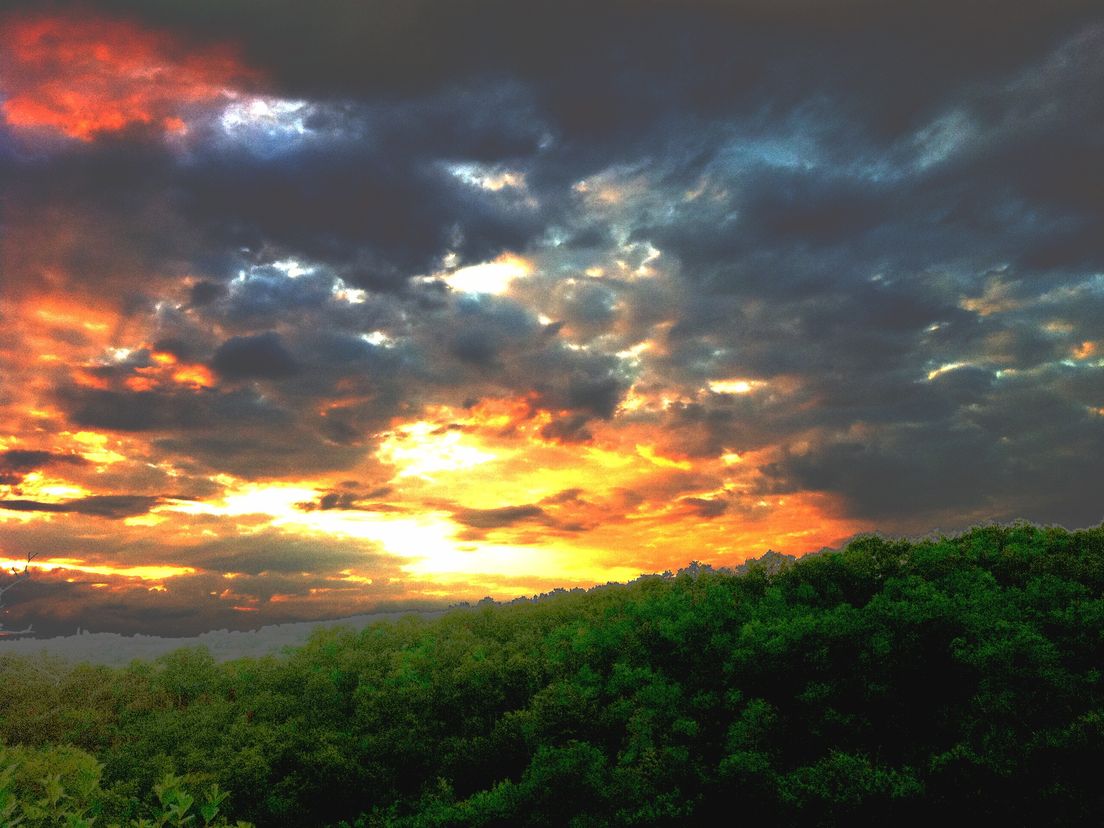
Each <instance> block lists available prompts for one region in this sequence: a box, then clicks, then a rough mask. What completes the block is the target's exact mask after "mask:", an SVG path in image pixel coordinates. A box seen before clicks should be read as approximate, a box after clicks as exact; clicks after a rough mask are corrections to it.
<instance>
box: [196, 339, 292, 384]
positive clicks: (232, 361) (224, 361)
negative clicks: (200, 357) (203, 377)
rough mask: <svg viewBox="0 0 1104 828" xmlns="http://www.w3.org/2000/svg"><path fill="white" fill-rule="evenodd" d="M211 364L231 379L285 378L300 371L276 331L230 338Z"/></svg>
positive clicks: (217, 352) (221, 346) (220, 347)
mask: <svg viewBox="0 0 1104 828" xmlns="http://www.w3.org/2000/svg"><path fill="white" fill-rule="evenodd" d="M211 365H212V367H213V368H214V369H215V370H216V371H218V372H219V373H220V374H222V375H223V376H224V377H228V378H230V379H254V378H256V379H281V378H282V377H290V376H292V375H293V374H296V373H298V372H299V370H300V366H299V363H298V362H296V361H295V358H294V357H293V356H292V355H291V354H290V353H288V350H287V348H285V347H284V344H283V342H282V341H281V340H280V336H279V334H277V333H275V332H273V331H267V332H265V333H263V334H258V335H257V336H235V337H233V338H232V339H228V340H226V342H224V343H222V345H220V346H219V348H218V350H217V351H215V357H214V359H213V360H212V361H211Z"/></svg>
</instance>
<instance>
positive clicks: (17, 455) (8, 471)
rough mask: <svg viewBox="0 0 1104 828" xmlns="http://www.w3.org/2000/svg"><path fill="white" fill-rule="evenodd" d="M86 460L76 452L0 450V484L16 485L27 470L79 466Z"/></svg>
mask: <svg viewBox="0 0 1104 828" xmlns="http://www.w3.org/2000/svg"><path fill="white" fill-rule="evenodd" d="M87 462H88V461H86V460H85V459H84V458H83V457H81V456H80V455H77V454H58V453H55V452H50V451H34V450H28V449H8V450H7V451H3V452H0V485H3V486H17V485H18V484H19V483H20V482H22V480H23V478H24V477H25V476H26V475H27V473H28V472H32V471H36V470H38V469H43V468H47V467H49V466H53V465H59V466H81V465H85V464H87Z"/></svg>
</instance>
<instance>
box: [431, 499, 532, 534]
mask: <svg viewBox="0 0 1104 828" xmlns="http://www.w3.org/2000/svg"><path fill="white" fill-rule="evenodd" d="M452 516H453V519H454V520H456V522H457V523H462V524H463V525H465V526H470V527H472V528H473V529H499V528H502V527H504V526H514V525H515V524H517V523H523V522H529V521H536V522H537V523H547V522H549V518H548V515H547V513H546V512H545V511H544V509H542V508H541V507H540V506H537V505H535V504H528V505H525V506H503V507H500V508H497V509H460V510H459V511H456V512H453V514H452Z"/></svg>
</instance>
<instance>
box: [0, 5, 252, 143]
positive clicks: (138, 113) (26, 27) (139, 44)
mask: <svg viewBox="0 0 1104 828" xmlns="http://www.w3.org/2000/svg"><path fill="white" fill-rule="evenodd" d="M2 32H3V34H2V35H0V41H2V43H0V55H3V57H2V58H0V61H2V63H0V84H2V87H3V92H4V94H5V95H6V98H7V99H6V100H5V101H4V103H3V107H2V111H3V114H4V118H5V119H6V120H7V122H8V123H9V124H11V125H12V126H14V127H19V128H21V129H50V130H54V131H56V132H59V133H61V134H63V135H66V136H68V137H70V138H76V139H79V140H82V141H90V140H92V139H94V138H96V136H98V135H101V134H103V133H109V132H119V131H120V130H124V129H127V128H129V127H133V126H155V127H157V128H159V129H161V130H163V131H165V132H180V131H182V130H184V129H185V128H186V120H187V117H188V114H189V109H190V107H192V106H194V105H195V104H202V103H205V102H207V101H211V100H213V99H217V98H220V97H221V96H222V95H223V91H224V90H225V89H226V88H227V87H228V86H229V85H231V84H235V83H241V82H248V81H249V80H251V79H253V78H254V77H255V75H254V73H252V72H250V71H249V70H247V69H245V68H244V67H243V66H242V64H241V63H240V62H239V61H238V59H237V57H236V55H235V53H234V52H233V51H232V50H231V49H229V48H225V47H212V46H197V45H196V44H193V43H187V42H184V41H182V40H180V39H178V38H176V37H174V36H173V35H171V34H168V33H166V32H160V31H154V30H148V29H143V28H141V27H140V26H138V25H136V24H134V23H130V22H127V21H123V20H109V19H105V18H98V17H80V16H77V17H64V18H63V17H48V16H38V17H30V18H25V17H18V16H11V17H7V18H5V19H4V20H3V27H2Z"/></svg>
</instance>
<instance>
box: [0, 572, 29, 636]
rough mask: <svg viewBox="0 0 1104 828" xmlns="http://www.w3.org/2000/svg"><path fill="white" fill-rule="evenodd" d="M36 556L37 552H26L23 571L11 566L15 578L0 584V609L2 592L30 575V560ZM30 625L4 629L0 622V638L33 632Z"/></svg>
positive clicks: (2, 600)
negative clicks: (23, 627)
mask: <svg viewBox="0 0 1104 828" xmlns="http://www.w3.org/2000/svg"><path fill="white" fill-rule="evenodd" d="M36 557H38V553H37V552H28V553H27V563H25V564H24V565H23V571H22V572H20V571H19V568H18V567H12V568H11V570H10V572H11V574H12V575H14V576H15V579H14V580H13V581H12V582H11V583H9V584H4V585H3V586H0V611H2V610H3V609H4V593H5V592H7V591H8V590H9V589H11V588H12V587H15V586H18V585H19V584H21V583H23V582H24V581H26V580H28V579H29V578H30V577H31V571H30V570H31V561H33V560H34V559H35V558H36ZM33 632H34V630H33V629H32V625H30V624H28V625H27V628H26V629H23V630H5V629H4V624H3V622H0V638H6V637H8V636H11V635H28V634H30V633H33Z"/></svg>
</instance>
